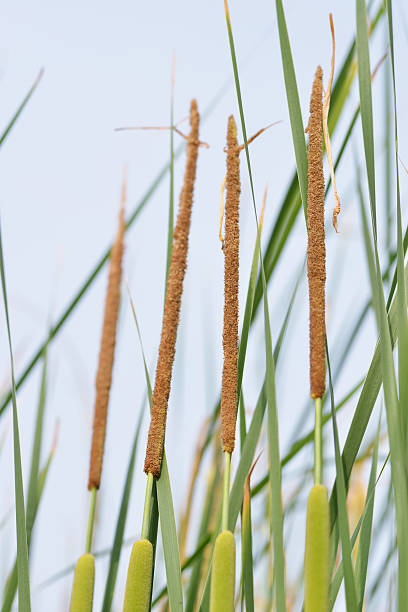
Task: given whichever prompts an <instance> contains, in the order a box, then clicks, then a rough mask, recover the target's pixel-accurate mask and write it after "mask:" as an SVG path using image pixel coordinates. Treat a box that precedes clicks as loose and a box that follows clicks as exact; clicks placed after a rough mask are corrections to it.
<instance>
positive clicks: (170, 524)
mask: <svg viewBox="0 0 408 612" xmlns="http://www.w3.org/2000/svg"><path fill="white" fill-rule="evenodd" d="M156 486H157V500H158V505H159V518H160V529H161V533H162V542H163V552H164V562H165V565H166V576H167V590H168V594H169V602H170V607H171V610H172V612H173V611H174V612H177V611H179V612H182V611H183V589H182V584H181V567H180V553H179V547H178V540H177V527H176V520H175V517H174V508H173V498H172V494H171V487H170V478H169V472H168V468H167V460H166V455H165V453H163V463H162V469H161V475H160V478H159V480H157V481H156Z"/></svg>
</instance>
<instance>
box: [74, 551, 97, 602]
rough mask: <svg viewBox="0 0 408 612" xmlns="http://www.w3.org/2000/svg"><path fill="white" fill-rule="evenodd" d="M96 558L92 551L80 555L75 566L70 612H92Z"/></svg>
mask: <svg viewBox="0 0 408 612" xmlns="http://www.w3.org/2000/svg"><path fill="white" fill-rule="evenodd" d="M94 582H95V559H94V556H93V555H91V554H90V553H86V554H85V555H82V557H79V559H78V561H77V564H76V566H75V574H74V583H73V585H72V593H71V605H70V607H69V612H92V604H93V592H94Z"/></svg>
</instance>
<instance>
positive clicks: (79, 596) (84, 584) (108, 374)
mask: <svg viewBox="0 0 408 612" xmlns="http://www.w3.org/2000/svg"><path fill="white" fill-rule="evenodd" d="M125 200H126V175H125V176H124V178H123V183H122V196H121V205H120V211H119V224H118V230H117V234H116V238H115V242H114V244H113V247H112V251H111V255H110V265H109V277H108V286H107V290H106V299H105V312H104V319H103V328H102V338H101V345H100V351H99V360H98V369H97V375H96V383H95V387H96V395H95V407H94V421H93V433H92V443H91V457H90V462H89V477H88V489H89V491H90V492H91V500H90V508H89V518H88V529H87V535H86V545H85V555H83V556H82V557H80V558H79V560H78V562H77V566H76V568H75V574H74V584H73V588H72V596H71V608H70V610H71V612H86V611H88V610H92V598H93V582H94V573H95V570H94V558H93V556H92V555H91V554H90V553H91V547H92V534H93V526H94V521H95V508H96V493H97V491H98V489H99V487H100V484H101V473H102V462H103V452H104V446H105V435H106V422H107V416H108V404H109V393H110V387H111V383H112V369H113V360H114V354H115V343H116V327H117V320H118V313H119V303H120V284H121V278H122V258H123V238H124V233H125V216H124V215H125V210H124V209H125ZM81 602H82V603H81Z"/></svg>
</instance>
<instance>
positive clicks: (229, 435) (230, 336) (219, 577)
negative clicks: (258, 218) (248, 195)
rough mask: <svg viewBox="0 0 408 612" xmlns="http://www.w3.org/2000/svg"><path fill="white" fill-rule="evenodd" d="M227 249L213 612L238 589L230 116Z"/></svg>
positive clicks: (231, 128)
mask: <svg viewBox="0 0 408 612" xmlns="http://www.w3.org/2000/svg"><path fill="white" fill-rule="evenodd" d="M226 150H227V175H226V189H227V194H226V200H225V239H224V241H223V251H224V257H225V259H224V331H223V348H224V366H223V371H222V388H221V437H222V449H223V451H224V456H225V465H224V487H223V503H222V531H221V533H220V534H219V535H218V537H217V539H216V542H215V548H214V559H213V569H212V578H211V598H210V610H211V612H218V611H219V612H221V610H224V611H230V610H231V611H232V610H233V609H234V591H235V540H234V535H233V534H232V533H231V531H229V530H228V499H229V488H230V473H231V454H232V452H233V450H234V447H235V426H236V419H237V399H238V398H237V388H238V282H239V196H240V192H241V182H240V172H239V153H240V148H239V146H238V141H237V126H236V123H235V120H234V117H233V116H232V115H231V116H230V117H229V119H228V129H227V149H226Z"/></svg>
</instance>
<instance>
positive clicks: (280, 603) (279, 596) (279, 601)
mask: <svg viewBox="0 0 408 612" xmlns="http://www.w3.org/2000/svg"><path fill="white" fill-rule="evenodd" d="M225 8H226V11H225V15H226V21H227V30H228V40H229V44H230V51H231V59H232V67H233V71H234V80H235V87H236V92H237V100H238V106H239V114H240V118H241V129H242V135H243V138H244V145H245V155H246V161H247V166H248V174H249V180H250V185H251V193H252V201H253V206H254V214H255V220H256V225H257V231H258V230H259V226H258V218H257V212H256V203H255V190H254V183H253V177H252V171H251V161H250V157H249V149H248V139H247V130H246V125H245V116H244V107H243V103H242V95H241V87H240V82H239V74H238V64H237V58H236V53H235V45H234V39H233V35H232V28H231V21H230V16H229V11H228V5H227V2H226V0H225ZM302 130H303V127H302ZM303 141H304V134H303ZM305 154H306V149H305ZM259 259H260V266H261V275H262V289H263V295H264V319H265V321H264V324H265V351H266V376H265V382H266V384H265V393H266V400H267V404H268V449H269V460H270V471H269V472H270V486H271V494H272V525H271V527H272V536H273V550H274V570H275V587H276V609H277V611H278V612H281V611H284V610H285V609H286V595H285V558H284V547H283V509H282V491H281V467H280V456H279V430H278V416H277V409H276V392H275V364H274V358H273V349H272V336H271V329H270V319H269V307H268V296H267V285H266V279H265V271H264V267H263V258H262V252H261V248H259Z"/></svg>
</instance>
